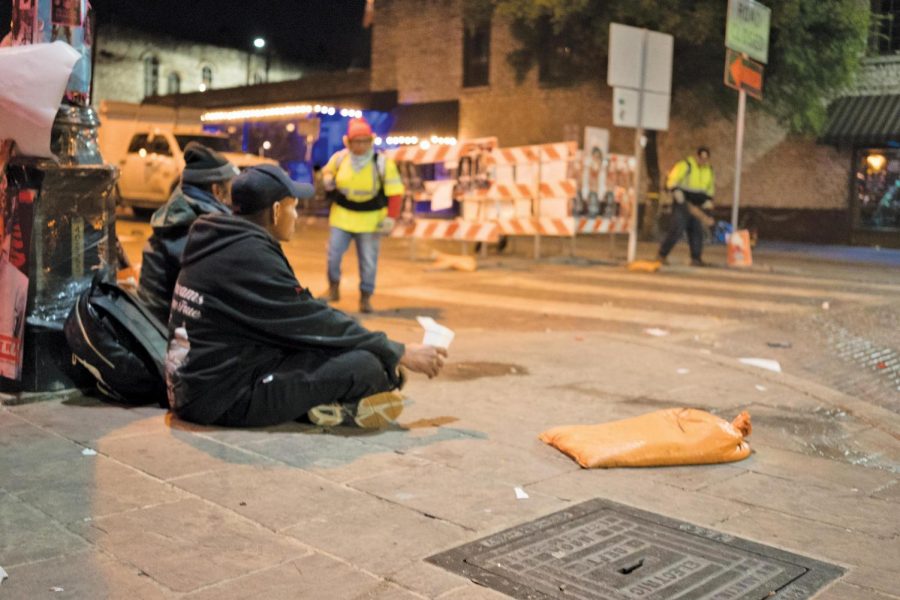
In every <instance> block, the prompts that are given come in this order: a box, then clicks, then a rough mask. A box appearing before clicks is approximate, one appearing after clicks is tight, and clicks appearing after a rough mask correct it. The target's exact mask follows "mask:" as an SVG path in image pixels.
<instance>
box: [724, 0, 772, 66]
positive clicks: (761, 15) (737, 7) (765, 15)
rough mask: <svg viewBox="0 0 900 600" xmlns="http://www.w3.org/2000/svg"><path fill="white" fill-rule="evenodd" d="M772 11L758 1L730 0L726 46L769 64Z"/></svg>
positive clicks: (726, 26) (726, 27)
mask: <svg viewBox="0 0 900 600" xmlns="http://www.w3.org/2000/svg"><path fill="white" fill-rule="evenodd" d="M771 21H772V11H771V9H769V8H768V7H766V6H763V5H762V4H760V3H759V2H757V1H756V0H728V22H727V23H726V25H725V46H727V47H728V48H731V49H732V50H734V51H736V52H742V53H744V54H746V55H747V56H749V57H750V58H752V59H754V60H758V61H759V62H761V63H767V62H769V26H770V24H771Z"/></svg>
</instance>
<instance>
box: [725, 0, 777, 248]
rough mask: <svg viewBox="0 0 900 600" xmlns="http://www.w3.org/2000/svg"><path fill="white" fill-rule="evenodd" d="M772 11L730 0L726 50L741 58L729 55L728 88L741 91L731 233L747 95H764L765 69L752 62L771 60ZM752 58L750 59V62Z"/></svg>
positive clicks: (745, 0) (735, 222)
mask: <svg viewBox="0 0 900 600" xmlns="http://www.w3.org/2000/svg"><path fill="white" fill-rule="evenodd" d="M771 20H772V11H771V10H770V9H769V8H767V7H766V6H764V5H762V4H760V3H759V2H757V1H756V0H728V21H727V23H726V25H725V46H726V47H727V48H729V49H731V50H734V51H735V52H740V53H741V56H740V57H736V56H734V53H732V52H727V53H726V59H725V84H726V85H728V86H731V87H735V88H737V90H738V114H737V133H736V135H735V142H734V199H733V201H732V204H731V229H732V231H734V232H736V231H737V229H738V212H739V211H740V205H741V169H742V162H743V154H744V121H745V119H746V113H747V91H748V90H749V91H750V92H751V93H753V94H754V95H755V96H756V97H757V98H760V97H761V95H762V73H763V67H762V65H759V64H757V63H754V62H753V61H751V60H750V58H753V59H755V60H758V61H760V62H761V63H765V62H767V61H768V58H769V25H770V23H771ZM748 55H749V58H748Z"/></svg>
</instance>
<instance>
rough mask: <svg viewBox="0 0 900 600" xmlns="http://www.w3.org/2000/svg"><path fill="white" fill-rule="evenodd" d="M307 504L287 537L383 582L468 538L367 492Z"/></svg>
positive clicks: (454, 528) (458, 530) (451, 527)
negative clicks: (375, 575) (340, 559)
mask: <svg viewBox="0 0 900 600" xmlns="http://www.w3.org/2000/svg"><path fill="white" fill-rule="evenodd" d="M308 506H309V507H308V508H307V509H306V510H304V511H303V514H302V517H303V519H302V520H301V521H300V522H299V523H297V524H296V525H295V526H293V527H290V528H289V529H286V530H284V532H283V533H284V534H285V535H291V536H294V537H296V538H297V539H299V540H300V541H302V542H303V543H305V544H308V545H310V546H312V547H314V548H317V549H320V550H323V551H325V552H328V553H329V554H333V555H336V556H340V557H341V558H343V559H345V560H347V561H349V562H352V563H353V564H355V565H358V566H360V567H361V568H364V569H366V570H368V571H370V572H373V573H376V574H378V575H381V576H382V577H386V578H391V577H392V575H393V574H394V573H396V572H398V571H401V570H402V569H404V568H406V567H407V566H408V565H410V564H413V563H418V562H420V561H422V560H423V559H425V558H427V557H428V556H431V555H432V554H435V553H437V552H440V551H442V550H446V549H448V548H452V547H453V546H456V545H458V544H460V543H462V542H463V541H465V540H466V539H468V537H469V535H470V533H469V532H466V531H465V530H463V529H462V528H460V527H459V526H457V525H454V524H452V523H448V522H446V521H442V520H440V519H435V518H429V517H427V516H425V515H423V514H421V513H419V512H417V511H415V510H411V509H409V508H405V507H403V506H399V505H397V504H393V503H391V502H386V501H385V500H382V499H381V498H377V497H375V496H370V495H368V494H362V493H355V494H353V495H350V494H348V495H347V496H345V497H341V498H336V499H334V501H333V502H331V503H326V504H319V505H308Z"/></svg>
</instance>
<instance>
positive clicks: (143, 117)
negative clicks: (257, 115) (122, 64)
mask: <svg viewBox="0 0 900 600" xmlns="http://www.w3.org/2000/svg"><path fill="white" fill-rule="evenodd" d="M99 141H100V150H101V152H102V154H103V157H104V159H105V160H106V161H107V162H108V163H109V164H112V165H114V166H116V167H118V169H119V180H118V183H117V185H116V192H117V194H118V200H119V201H120V202H121V203H122V204H124V205H125V206H130V207H132V208H133V209H134V210H135V212H137V213H148V212H151V211H153V210H156V209H157V208H158V207H160V206H162V205H163V204H164V203H165V202H166V200H168V199H169V196H170V195H171V194H172V190H174V189H175V187H176V186H177V185H178V182H179V178H180V176H181V171H182V169H183V168H184V148H185V146H187V144H188V143H190V142H192V141H195V142H199V143H201V144H203V145H205V146H208V147H210V148H212V149H213V150H216V151H217V152H221V153H222V154H224V155H225V156H226V157H227V158H228V160H230V161H231V162H232V163H233V164H234V165H235V166H236V167H238V168H239V169H244V168H247V167H252V166H255V165H259V164H277V163H276V161H274V160H272V159H269V158H262V157H259V156H256V155H253V154H247V153H245V152H240V151H236V149H235V148H234V147H233V142H232V140H231V138H229V137H228V136H227V135H220V134H213V133H206V132H204V131H203V128H202V125H201V121H200V113H199V111H181V112H179V111H177V110H176V109H173V108H168V107H142V106H140V105H136V104H128V103H124V102H104V103H102V104H101V126H100V139H99Z"/></svg>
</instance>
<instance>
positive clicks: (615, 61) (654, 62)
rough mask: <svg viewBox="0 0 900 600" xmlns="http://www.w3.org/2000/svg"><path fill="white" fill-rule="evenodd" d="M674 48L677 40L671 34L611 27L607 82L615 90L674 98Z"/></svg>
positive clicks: (618, 26) (633, 28) (616, 25)
mask: <svg viewBox="0 0 900 600" xmlns="http://www.w3.org/2000/svg"><path fill="white" fill-rule="evenodd" d="M645 34H646V36H647V46H646V56H644V57H643V65H645V66H642V56H643V50H642V46H643V44H644V35H645ZM674 44H675V40H674V38H673V37H672V36H671V35H669V34H666V33H659V32H658V31H647V30H646V29H639V28H637V27H629V26H628V25H620V24H618V23H612V24H611V25H610V27H609V65H608V67H609V68H608V70H607V77H606V82H607V83H608V84H609V85H610V86H612V87H624V88H631V89H636V90H637V89H644V90H647V91H650V92H658V93H661V94H671V93H672V49H673V47H674ZM642 70H643V71H644V73H643V80H642V77H641V71H642Z"/></svg>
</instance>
